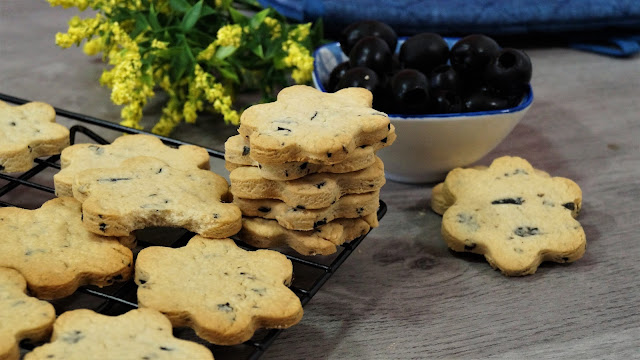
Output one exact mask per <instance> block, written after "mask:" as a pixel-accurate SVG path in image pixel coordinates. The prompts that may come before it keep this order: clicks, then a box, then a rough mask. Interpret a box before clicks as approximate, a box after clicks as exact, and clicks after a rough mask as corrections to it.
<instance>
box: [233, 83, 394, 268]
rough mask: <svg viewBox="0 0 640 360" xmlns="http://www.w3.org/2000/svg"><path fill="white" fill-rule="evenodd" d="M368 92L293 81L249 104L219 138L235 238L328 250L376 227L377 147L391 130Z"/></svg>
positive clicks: (380, 171)
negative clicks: (235, 211) (234, 130)
mask: <svg viewBox="0 0 640 360" xmlns="http://www.w3.org/2000/svg"><path fill="white" fill-rule="evenodd" d="M371 102H372V95H371V93H370V92H369V91H368V90H365V89H361V88H348V89H344V90H341V91H338V92H336V93H323V92H321V91H318V90H316V89H314V88H311V87H308V86H292V87H288V88H285V89H284V90H282V91H281V92H280V94H278V98H277V101H275V102H272V103H268V104H260V105H255V106H252V107H250V108H249V109H247V110H246V111H245V112H244V113H243V115H242V119H241V126H240V128H239V129H238V132H239V133H240V134H239V135H236V136H233V137H231V138H229V140H228V141H227V142H226V144H225V158H226V167H227V169H228V170H229V171H231V174H230V180H231V193H232V194H233V196H234V203H235V204H236V205H238V207H240V210H241V211H242V214H243V216H244V217H243V221H242V223H243V224H242V225H243V229H242V231H241V232H240V238H241V239H242V240H243V241H245V242H247V243H248V244H250V245H253V246H256V247H260V248H265V247H276V246H280V245H288V246H289V247H291V248H293V249H294V250H296V251H297V252H299V253H301V254H305V255H315V254H320V255H327V254H331V253H334V252H336V247H337V246H338V245H341V244H342V243H344V242H346V241H351V240H353V239H355V238H357V237H359V236H360V235H363V234H366V233H367V232H368V231H369V230H370V228H371V227H376V226H377V225H378V223H377V217H376V210H377V209H378V203H379V191H380V188H381V187H382V186H383V185H384V183H385V177H384V166H383V164H382V161H381V160H380V159H379V158H378V157H377V156H376V155H375V153H376V151H377V150H379V149H381V148H383V147H385V146H388V145H391V144H392V143H393V141H394V140H395V137H396V135H395V131H394V128H393V126H392V125H391V124H390V122H389V118H388V117H387V115H386V114H384V113H382V112H379V111H376V110H374V109H372V108H371Z"/></svg>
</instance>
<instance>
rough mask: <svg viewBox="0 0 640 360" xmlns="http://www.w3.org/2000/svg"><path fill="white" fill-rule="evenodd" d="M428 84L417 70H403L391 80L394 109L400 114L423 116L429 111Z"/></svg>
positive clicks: (425, 78)
mask: <svg viewBox="0 0 640 360" xmlns="http://www.w3.org/2000/svg"><path fill="white" fill-rule="evenodd" d="M428 87H429V84H428V82H427V77H426V76H424V74H423V73H421V72H420V71H418V70H414V69H405V70H401V71H399V72H397V73H396V74H395V75H394V76H393V78H392V79H391V91H392V95H393V99H394V102H395V109H396V110H397V111H398V112H399V113H401V114H423V113H426V112H428V110H429V91H428Z"/></svg>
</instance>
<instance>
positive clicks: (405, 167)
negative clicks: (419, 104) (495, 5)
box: [313, 38, 533, 183]
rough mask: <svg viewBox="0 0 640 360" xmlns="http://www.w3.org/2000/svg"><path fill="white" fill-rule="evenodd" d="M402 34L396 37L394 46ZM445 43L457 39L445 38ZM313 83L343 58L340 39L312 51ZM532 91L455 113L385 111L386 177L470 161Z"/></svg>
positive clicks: (519, 113)
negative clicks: (507, 103) (391, 131)
mask: <svg viewBox="0 0 640 360" xmlns="http://www.w3.org/2000/svg"><path fill="white" fill-rule="evenodd" d="M403 40H404V39H400V40H399V41H398V42H399V43H398V48H399V47H400V45H401V44H402V42H403ZM445 40H446V41H447V43H448V44H449V46H451V45H453V44H454V43H455V42H456V41H457V39H453V38H445ZM313 56H314V61H315V63H314V70H313V84H314V86H315V87H316V88H317V89H319V90H322V91H325V89H324V86H323V85H322V84H324V83H326V80H327V79H328V78H329V74H331V70H333V68H334V67H335V66H336V65H338V64H340V63H341V62H343V61H345V60H347V56H346V55H345V54H343V53H342V50H341V49H340V44H339V43H331V44H327V45H324V46H322V47H320V48H318V49H316V51H315V52H314V55H313ZM532 102H533V91H532V89H531V86H529V92H528V93H527V95H526V96H525V97H524V99H523V100H522V102H521V103H520V104H519V105H518V106H516V107H512V108H509V109H504V110H495V111H481V112H470V113H457V114H435V115H434V114H428V115H397V114H389V118H390V119H391V123H392V124H393V126H395V128H396V134H397V135H398V138H397V140H396V141H395V142H394V143H393V145H391V146H389V147H387V148H384V149H382V150H380V152H379V153H378V156H380V158H381V159H382V161H384V167H385V173H386V176H387V178H388V179H390V180H394V181H399V182H407V183H426V182H435V181H441V180H443V179H444V177H445V176H446V174H447V172H449V171H450V170H452V169H454V168H456V167H461V166H467V165H471V164H472V163H474V162H476V161H477V160H479V159H480V158H482V157H483V156H485V155H486V154H488V153H489V152H490V151H491V150H493V148H495V147H496V146H497V145H498V144H499V143H500V142H501V141H502V140H504V138H505V137H506V136H507V135H508V134H509V133H510V132H511V130H512V129H513V128H514V127H515V126H516V124H517V123H518V122H519V121H520V119H522V117H523V116H524V114H525V113H526V112H527V110H529V107H531V104H532Z"/></svg>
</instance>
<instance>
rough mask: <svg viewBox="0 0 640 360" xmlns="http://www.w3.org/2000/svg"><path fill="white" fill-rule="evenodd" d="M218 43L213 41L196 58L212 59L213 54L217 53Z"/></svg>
mask: <svg viewBox="0 0 640 360" xmlns="http://www.w3.org/2000/svg"><path fill="white" fill-rule="evenodd" d="M216 43H217V42H216V41H213V42H212V43H211V44H209V45H208V46H207V47H206V48H205V49H204V50H202V51H200V52H199V53H198V56H197V57H196V59H198V60H202V61H209V60H211V58H212V57H213V55H214V54H215V53H216Z"/></svg>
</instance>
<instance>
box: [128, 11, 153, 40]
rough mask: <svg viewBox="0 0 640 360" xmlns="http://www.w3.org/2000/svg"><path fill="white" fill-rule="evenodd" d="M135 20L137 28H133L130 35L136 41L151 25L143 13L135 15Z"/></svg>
mask: <svg viewBox="0 0 640 360" xmlns="http://www.w3.org/2000/svg"><path fill="white" fill-rule="evenodd" d="M135 19H136V26H135V27H134V28H133V31H132V32H131V35H130V36H131V38H132V39H135V38H136V36H138V35H140V33H141V32H143V31H145V30H146V29H147V28H148V27H149V23H148V22H147V19H146V18H145V17H144V15H142V13H139V12H138V13H135Z"/></svg>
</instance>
